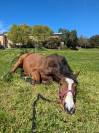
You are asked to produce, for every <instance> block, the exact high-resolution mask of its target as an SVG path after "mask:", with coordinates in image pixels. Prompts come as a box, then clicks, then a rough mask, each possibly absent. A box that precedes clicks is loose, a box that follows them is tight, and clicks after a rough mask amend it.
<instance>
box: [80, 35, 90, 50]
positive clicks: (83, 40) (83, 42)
mask: <svg viewBox="0 0 99 133" xmlns="http://www.w3.org/2000/svg"><path fill="white" fill-rule="evenodd" d="M78 45H79V46H80V47H82V48H90V47H91V46H90V43H89V39H87V38H86V37H83V36H81V37H79V38H78Z"/></svg>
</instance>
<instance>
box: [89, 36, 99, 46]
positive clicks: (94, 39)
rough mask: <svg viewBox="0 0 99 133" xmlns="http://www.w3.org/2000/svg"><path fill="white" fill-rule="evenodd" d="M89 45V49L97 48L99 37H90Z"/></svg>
mask: <svg viewBox="0 0 99 133" xmlns="http://www.w3.org/2000/svg"><path fill="white" fill-rule="evenodd" d="M89 41H90V45H91V47H99V35H94V36H92V37H90V40H89Z"/></svg>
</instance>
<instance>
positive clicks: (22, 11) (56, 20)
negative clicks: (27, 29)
mask: <svg viewBox="0 0 99 133" xmlns="http://www.w3.org/2000/svg"><path fill="white" fill-rule="evenodd" d="M12 24H28V25H36V24H42V25H48V26H49V27H50V28H52V29H53V30H54V31H55V32H57V31H58V29H59V28H60V27H61V28H66V29H69V30H72V29H76V30H77V32H78V35H79V36H80V35H83V36H86V37H90V36H92V35H95V34H99V0H1V1H0V32H3V31H5V30H8V29H9V27H10V26H11V25H12Z"/></svg>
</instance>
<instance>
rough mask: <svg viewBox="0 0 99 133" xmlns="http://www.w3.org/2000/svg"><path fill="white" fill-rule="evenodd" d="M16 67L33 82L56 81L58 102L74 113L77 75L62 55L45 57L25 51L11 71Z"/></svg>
mask: <svg viewBox="0 0 99 133" xmlns="http://www.w3.org/2000/svg"><path fill="white" fill-rule="evenodd" d="M18 67H22V68H23V71H24V75H25V76H28V77H31V78H32V81H33V83H34V82H35V83H48V82H50V81H51V80H54V81H56V82H58V83H59V85H60V86H59V98H60V102H61V103H62V104H63V106H64V109H65V110H67V111H68V112H69V113H70V114H72V113H74V111H75V96H76V95H75V94H76V86H77V77H76V76H75V75H74V74H73V71H72V70H71V68H70V66H69V65H68V63H67V60H66V59H65V58H64V57H63V56H60V55H57V54H53V55H49V56H47V57H45V56H42V55H40V54H34V53H26V54H23V55H21V56H20V57H19V59H18V61H17V62H16V64H15V65H14V66H13V68H12V70H11V73H13V72H15V70H16V69H17V68H18Z"/></svg>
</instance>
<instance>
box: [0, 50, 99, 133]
mask: <svg viewBox="0 0 99 133" xmlns="http://www.w3.org/2000/svg"><path fill="white" fill-rule="evenodd" d="M28 50H29V51H33V50H32V49H28ZM21 51H22V50H21V49H11V50H0V133H31V127H32V103H33V101H34V100H35V99H36V96H37V94H38V93H41V94H42V95H44V96H45V97H46V98H48V99H53V100H55V99H57V98H58V84H56V83H52V84H51V85H42V84H41V85H36V86H32V85H31V84H29V83H27V82H25V81H24V80H22V79H21V78H20V75H19V73H16V74H14V76H13V79H12V81H11V82H6V81H5V80H3V76H4V75H5V74H6V73H7V72H8V71H9V70H10V68H11V62H12V60H13V59H14V58H15V57H16V56H17V55H19V54H20V52H21ZM39 53H42V54H44V55H48V54H51V53H58V54H60V55H64V56H65V57H66V58H67V60H68V62H69V64H70V66H71V68H72V69H73V70H74V71H79V70H80V75H79V77H78V80H79V85H78V91H77V102H76V113H75V114H74V115H72V116H71V115H69V114H67V113H65V112H64V111H62V109H61V108H60V106H59V105H58V104H55V103H48V102H45V101H42V100H40V101H39V102H38V103H37V106H36V120H35V122H36V128H35V131H36V132H37V133H99V49H88V50H83V49H80V50H79V51H70V50H65V51H58V50H56V51H55V50H48V51H46V50H45V51H39Z"/></svg>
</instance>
